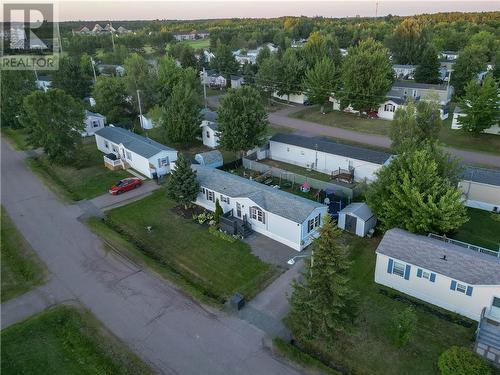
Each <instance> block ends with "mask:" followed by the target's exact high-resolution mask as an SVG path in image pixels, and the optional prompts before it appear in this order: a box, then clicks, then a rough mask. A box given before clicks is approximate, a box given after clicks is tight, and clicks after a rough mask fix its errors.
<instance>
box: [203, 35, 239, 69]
mask: <svg viewBox="0 0 500 375" xmlns="http://www.w3.org/2000/svg"><path fill="white" fill-rule="evenodd" d="M210 67H211V68H212V69H215V70H216V71H217V72H219V73H220V74H223V75H224V76H226V77H229V75H230V74H235V73H237V72H238V69H239V67H240V64H238V62H237V61H236V59H235V58H234V56H233V53H232V52H231V48H230V47H229V46H228V45H225V44H222V43H219V45H218V46H217V49H216V50H215V57H214V58H213V59H212V61H211V62H210Z"/></svg>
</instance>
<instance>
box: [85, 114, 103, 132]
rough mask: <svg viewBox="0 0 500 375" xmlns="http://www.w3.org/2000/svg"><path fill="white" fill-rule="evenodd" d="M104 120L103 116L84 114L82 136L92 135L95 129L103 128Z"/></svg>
mask: <svg viewBox="0 0 500 375" xmlns="http://www.w3.org/2000/svg"><path fill="white" fill-rule="evenodd" d="M105 122H106V118H105V117H100V116H86V117H85V120H84V123H85V128H84V129H83V132H82V136H83V137H87V136H91V135H94V133H95V132H96V131H98V130H99V129H102V128H104V124H105Z"/></svg>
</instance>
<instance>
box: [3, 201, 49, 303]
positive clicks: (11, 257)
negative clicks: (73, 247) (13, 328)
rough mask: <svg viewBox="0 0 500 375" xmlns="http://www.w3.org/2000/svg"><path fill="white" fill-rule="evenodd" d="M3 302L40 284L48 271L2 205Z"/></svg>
mask: <svg viewBox="0 0 500 375" xmlns="http://www.w3.org/2000/svg"><path fill="white" fill-rule="evenodd" d="M0 257H1V262H0V264H1V271H2V272H1V274H2V283H1V285H2V289H1V302H4V301H6V300H8V299H11V298H13V297H16V296H18V295H20V294H23V293H26V292H27V291H29V290H30V289H32V288H34V287H35V286H38V285H40V284H41V283H42V282H43V281H44V280H45V277H46V275H47V271H46V270H45V268H44V267H43V266H42V264H41V263H40V260H39V259H38V257H37V256H36V254H35V253H34V252H33V250H32V249H31V247H30V245H29V244H28V243H27V242H26V240H25V239H24V237H23V236H22V235H21V233H19V231H18V230H17V228H16V227H15V226H14V223H13V222H12V221H11V220H10V218H9V216H8V215H7V212H6V211H5V209H4V208H3V207H2V222H1V227H0Z"/></svg>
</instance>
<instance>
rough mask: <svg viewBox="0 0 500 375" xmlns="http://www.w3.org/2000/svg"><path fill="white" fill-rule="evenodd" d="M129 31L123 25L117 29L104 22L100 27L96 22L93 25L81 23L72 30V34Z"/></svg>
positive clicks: (124, 32)
mask: <svg viewBox="0 0 500 375" xmlns="http://www.w3.org/2000/svg"><path fill="white" fill-rule="evenodd" d="M130 32H132V31H131V30H128V29H126V28H125V27H123V26H120V27H118V29H115V28H114V27H113V26H112V25H111V24H110V23H108V24H106V25H105V26H104V27H102V26H101V25H99V24H98V23H96V24H94V25H83V26H80V27H79V28H77V29H73V30H72V34H73V35H99V34H106V33H113V34H127V33H130Z"/></svg>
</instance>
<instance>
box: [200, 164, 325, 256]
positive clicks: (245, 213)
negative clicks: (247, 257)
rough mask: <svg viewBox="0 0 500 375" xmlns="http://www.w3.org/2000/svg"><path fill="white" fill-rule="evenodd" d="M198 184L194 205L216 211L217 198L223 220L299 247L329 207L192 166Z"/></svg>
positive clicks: (308, 240) (313, 232) (313, 233)
mask: <svg viewBox="0 0 500 375" xmlns="http://www.w3.org/2000/svg"><path fill="white" fill-rule="evenodd" d="M193 169H194V170H195V171H196V173H197V178H198V181H199V183H200V193H199V194H198V197H197V198H196V202H195V203H196V204H198V205H200V206H202V207H204V208H206V209H208V210H210V211H215V202H216V200H218V201H219V203H220V205H221V207H222V209H223V211H224V219H223V220H225V221H226V222H227V221H229V222H230V223H234V225H235V226H237V225H242V226H247V227H248V228H250V229H251V230H253V231H255V232H258V233H261V234H263V235H265V236H267V237H270V238H272V239H273V240H276V241H278V242H281V243H283V244H285V245H287V246H289V247H291V248H293V249H295V250H298V251H300V250H302V249H304V248H305V247H306V246H308V245H309V244H310V243H311V242H312V240H313V239H314V238H316V237H317V236H318V229H319V227H320V226H321V225H322V223H323V220H324V217H325V216H326V215H328V207H327V206H326V205H323V204H321V203H317V202H314V201H311V200H309V199H305V198H302V197H299V196H296V195H293V194H290V193H286V192H284V191H281V190H279V189H275V188H273V187H271V186H266V185H264V184H260V183H258V182H255V181H251V180H248V179H246V178H243V177H240V176H237V175H234V174H231V173H228V172H224V171H221V170H219V169H214V168H209V167H204V166H200V165H193Z"/></svg>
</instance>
